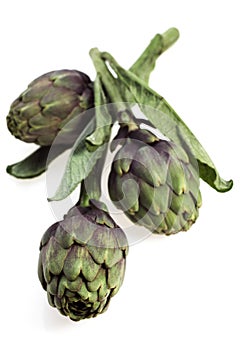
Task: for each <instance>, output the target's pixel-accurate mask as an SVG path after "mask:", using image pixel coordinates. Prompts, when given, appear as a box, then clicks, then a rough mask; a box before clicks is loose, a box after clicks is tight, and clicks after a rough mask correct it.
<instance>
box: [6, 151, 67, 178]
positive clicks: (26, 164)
mask: <svg viewBox="0 0 246 350" xmlns="http://www.w3.org/2000/svg"><path fill="white" fill-rule="evenodd" d="M67 148H68V146H67V145H57V146H52V152H51V154H49V151H50V146H42V147H39V148H38V149H37V150H36V151H35V152H33V153H32V154H30V155H29V156H28V157H26V158H25V159H23V160H22V161H20V162H18V163H15V164H12V165H9V166H8V167H7V169H6V171H7V173H8V174H10V175H13V176H15V177H16V178H19V179H30V178H34V177H36V176H39V175H41V174H42V173H44V172H45V171H46V170H47V168H48V165H49V164H50V163H51V162H52V161H53V160H54V159H55V158H56V157H58V156H59V155H60V154H61V153H63V152H64V151H65V150H66V149H67Z"/></svg>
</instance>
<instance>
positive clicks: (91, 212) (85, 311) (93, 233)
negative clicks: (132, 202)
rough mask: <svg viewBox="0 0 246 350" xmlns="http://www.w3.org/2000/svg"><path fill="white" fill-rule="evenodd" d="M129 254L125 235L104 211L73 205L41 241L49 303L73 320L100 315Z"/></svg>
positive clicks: (40, 271)
mask: <svg viewBox="0 0 246 350" xmlns="http://www.w3.org/2000/svg"><path fill="white" fill-rule="evenodd" d="M127 253H128V243H127V238H126V236H125V234H124V232H123V231H122V230H121V228H120V227H119V226H117V224H116V223H115V222H114V221H113V219H112V218H111V217H110V216H109V214H108V213H107V212H106V211H104V210H102V209H99V208H96V207H94V208H91V207H88V208H82V207H73V208H72V209H70V211H69V212H68V214H67V215H66V216H65V217H64V220H63V221H60V222H57V223H55V224H54V225H52V226H51V227H50V228H49V229H48V230H47V231H46V232H45V234H44V235H43V238H42V241H41V245H40V256H39V266H38V275H39V280H40V282H41V284H42V286H43V288H44V289H45V290H46V291H47V295H48V301H49V304H50V305H51V306H53V307H56V308H57V309H58V310H59V311H60V313H61V314H63V315H65V316H68V317H69V318H70V319H71V320H73V321H79V320H81V319H85V318H91V317H95V316H97V315H98V314H101V313H102V312H104V311H105V310H106V309H107V307H108V304H109V302H110V299H111V297H113V296H114V295H115V294H116V293H117V292H118V290H119V288H120V286H121V284H122V282H123V279H124V273H125V265H126V255H127Z"/></svg>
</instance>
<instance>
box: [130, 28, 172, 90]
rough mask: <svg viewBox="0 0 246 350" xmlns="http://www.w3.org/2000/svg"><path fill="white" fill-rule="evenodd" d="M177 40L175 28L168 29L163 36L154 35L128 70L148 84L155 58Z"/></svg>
mask: <svg viewBox="0 0 246 350" xmlns="http://www.w3.org/2000/svg"><path fill="white" fill-rule="evenodd" d="M178 38H179V31H178V29H176V28H170V29H168V30H167V31H166V32H165V33H163V34H156V35H155V37H154V38H153V39H152V40H151V42H150V44H149V46H148V47H147V48H146V49H145V50H144V52H143V53H142V55H141V56H140V57H139V58H138V59H137V61H136V62H135V63H134V64H133V65H132V66H131V68H130V69H129V70H130V71H131V72H132V73H134V74H135V75H137V76H138V77H139V78H141V79H142V80H144V81H145V82H146V83H148V81H149V77H150V73H151V72H152V71H153V69H154V68H155V63H156V60H157V58H158V57H159V56H160V55H161V54H162V53H163V52H165V51H166V50H167V49H168V48H169V47H170V46H172V45H173V44H174V43H175V42H176V41H177V40H178Z"/></svg>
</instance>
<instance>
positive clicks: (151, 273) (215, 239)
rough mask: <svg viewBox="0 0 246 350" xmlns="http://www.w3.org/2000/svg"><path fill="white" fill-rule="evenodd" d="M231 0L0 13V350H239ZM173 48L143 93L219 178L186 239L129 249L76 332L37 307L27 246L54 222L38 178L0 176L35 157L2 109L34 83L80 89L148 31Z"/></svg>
mask: <svg viewBox="0 0 246 350" xmlns="http://www.w3.org/2000/svg"><path fill="white" fill-rule="evenodd" d="M243 4H244V2H243V1H239V0H234V1H226V0H224V1H219V0H217V1H216V0H213V1H211V0H207V1H191V0H188V1H181V0H180V1H177V0H168V1H157V0H151V1H146V2H142V1H139V2H137V1H133V0H131V1H129V0H125V1H122V2H121V1H107V0H104V1H76V0H70V1H61V0H60V1H44V0H43V1H27V0H23V1H17V0H16V1H12V0H9V1H5V2H1V5H0V33H1V34H0V35H1V39H0V40H1V41H0V45H1V56H0V57H1V58H0V60H1V61H0V62H1V65H0V70H1V71H0V76H1V81H0V101H1V103H0V114H1V121H0V122H1V126H0V130H1V137H0V142H1V146H0V147H1V162H0V166H1V174H0V176H1V240H0V242H1V254H0V268H1V274H0V276H1V286H0V293H1V308H0V310H1V322H2V325H1V347H2V348H4V349H6V350H7V349H15V348H19V349H22V348H23V349H24V348H25V349H36V350H39V349H44V348H45V347H47V349H51V348H53V347H55V348H56V349H60V350H63V349H75V348H77V349H80V348H81V349H86V348H87V349H88V348H89V349H99V348H100V349H103V350H104V349H107V350H111V349H126V348H129V349H133V348H137V349H141V348H144V349H145V348H146V349H168V350H180V349H182V350H193V349H196V350H197V349H199V350H203V349H206V350H207V349H209V350H217V349H233V350H234V349H236V350H243V349H245V348H246V332H245V330H246V297H245V295H246V283H245V270H246V253H245V246H246V239H245V236H246V229H245V226H246V225H245V219H246V215H245V194H246V193H245V170H246V169H245V132H246V129H245V119H246V116H245V94H246V91H245V78H246V75H245V62H246V53H245V43H246V41H245V34H246V22H245V10H244V7H243ZM172 26H176V27H177V28H178V29H179V30H180V33H181V36H180V39H179V41H178V42H177V43H176V44H175V46H173V47H172V48H171V49H170V50H169V51H168V52H166V53H165V54H163V56H162V57H161V58H160V59H159V61H158V64H157V66H156V70H155V72H154V73H153V74H152V76H151V81H150V85H151V87H152V88H154V89H155V90H157V91H158V92H159V93H160V94H162V95H163V96H164V97H165V98H166V99H167V100H168V101H169V103H170V104H171V105H172V106H173V107H174V108H175V110H176V111H177V112H178V113H179V114H180V115H181V117H182V118H183V119H184V120H185V122H186V123H187V124H188V125H189V126H190V127H191V129H192V130H193V132H194V133H195V134H196V135H197V137H198V138H199V139H200V140H201V142H202V144H203V145H204V147H205V148H206V149H207V151H208V152H209V154H210V155H211V157H212V159H213V160H214V162H215V164H216V166H217V168H218V170H219V172H220V173H221V176H222V177H224V178H225V179H227V180H229V179H230V178H232V179H233V180H234V188H233V189H232V191H231V192H228V193H225V194H220V193H217V192H216V191H214V190H213V189H211V188H210V187H209V186H207V185H206V184H204V183H202V184H201V189H202V194H203V207H202V209H201V211H200V217H199V219H198V221H197V223H196V224H195V225H194V226H193V227H192V228H191V230H190V231H189V232H186V233H180V234H178V235H176V236H173V237H165V236H160V237H159V236H151V237H150V238H148V239H146V240H145V241H143V242H142V243H140V244H136V245H134V246H132V247H130V248H131V249H130V253H129V256H128V261H127V271H126V277H125V281H124V284H123V286H122V288H121V290H120V292H119V293H118V295H117V296H115V297H114V298H113V300H112V301H111V305H110V307H109V309H108V311H107V312H106V313H105V314H103V315H101V316H98V317H97V318H95V319H90V320H85V321H81V322H79V323H74V322H72V321H70V320H69V319H67V318H65V317H63V316H61V315H60V314H59V313H58V312H57V311H56V310H55V309H53V308H51V307H50V306H49V305H48V302H47V300H46V295H45V292H44V291H43V290H42V287H41V285H40V283H39V281H38V278H37V273H36V270H37V259H38V248H39V241H40V238H41V236H42V234H43V232H44V231H45V230H46V228H47V227H49V226H50V225H51V224H52V223H53V222H55V221H56V218H55V217H54V215H53V214H52V211H51V210H50V207H49V204H48V203H47V200H46V182H45V180H46V178H45V175H42V176H40V177H39V178H37V179H34V180H32V181H28V180H26V181H21V180H16V179H15V178H13V177H11V176H9V175H7V174H6V173H5V168H6V166H7V165H8V164H12V163H14V162H16V161H19V160H21V159H22V158H24V157H25V156H26V155H28V154H29V153H31V151H32V150H33V149H34V148H35V146H33V145H30V144H25V143H23V142H21V141H18V140H16V139H15V138H14V137H12V136H11V135H10V134H9V132H8V131H7V128H6V122H5V116H6V115H7V114H8V110H9V106H10V104H11V102H12V101H13V100H14V99H15V98H16V97H17V96H18V95H19V94H20V93H21V92H22V91H23V90H24V89H25V88H26V86H27V84H28V83H29V82H31V81H32V80H33V79H34V78H36V77H38V76H39V75H41V74H43V73H45V72H48V71H50V70H55V69H62V68H68V69H78V70H81V71H84V72H86V73H87V74H89V75H90V77H91V78H92V79H94V77H95V72H94V68H93V65H92V62H91V61H90V58H89V55H88V51H89V49H90V48H91V47H95V46H98V47H99V49H101V50H108V51H109V52H111V53H112V54H113V55H114V56H115V58H116V59H117V60H118V61H119V63H121V64H122V65H123V66H124V67H129V66H131V64H132V63H133V62H134V60H135V59H136V58H137V57H138V55H139V54H140V53H141V52H142V50H143V49H144V48H145V46H146V45H147V44H148V43H149V41H150V39H151V38H152V37H153V36H154V34H156V33H157V32H163V31H165V30H167V29H168V28H169V27H172Z"/></svg>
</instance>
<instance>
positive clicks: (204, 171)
mask: <svg viewBox="0 0 246 350" xmlns="http://www.w3.org/2000/svg"><path fill="white" fill-rule="evenodd" d="M104 58H105V59H106V60H108V62H109V63H110V65H111V67H112V68H113V70H114V71H115V72H116V74H117V75H118V77H119V79H120V80H121V81H122V82H123V83H124V84H125V86H126V87H127V89H129V90H130V92H131V93H132V95H133V96H134V98H135V101H136V102H137V103H139V104H140V108H141V109H142V111H143V112H144V114H145V115H146V117H147V118H148V119H149V120H150V122H151V123H152V124H153V125H154V126H155V127H156V128H157V129H159V130H160V131H161V133H162V134H163V135H165V136H167V137H169V138H170V139H171V140H172V141H174V142H177V143H179V144H180V135H179V134H181V135H182V137H183V139H184V140H185V142H186V144H187V145H188V147H189V149H190V150H191V152H192V154H193V156H194V157H195V158H196V159H197V162H198V165H199V171H200V177H201V178H202V179H203V180H204V181H205V182H207V183H208V184H209V185H210V186H211V187H213V188H214V189H216V190H217V191H219V192H226V191H229V190H230V189H231V188H232V185H233V182H232V180H230V181H225V180H223V179H222V178H221V177H220V175H219V173H218V171H217V170H216V168H215V165H214V164H213V162H212V160H211V158H210V157H209V155H208V154H207V152H206V151H205V149H204V148H203V146H202V145H201V144H200V142H199V141H198V140H197V138H196V137H195V135H194V134H193V133H192V132H191V131H190V129H189V128H188V126H187V125H186V124H185V123H184V122H183V121H182V119H181V118H180V117H179V116H178V115H177V113H176V112H175V111H174V110H173V109H172V107H171V106H170V105H169V104H168V103H167V101H166V100H165V99H164V98H163V97H162V96H160V95H159V94H158V93H156V92H155V91H153V90H152V89H151V88H150V87H149V86H148V85H147V84H146V83H145V82H143V81H142V80H141V79H139V78H138V77H137V76H136V75H135V74H133V73H131V72H129V71H126V70H124V69H123V68H122V67H121V66H120V65H119V64H118V63H117V62H116V61H115V60H114V58H113V57H112V56H111V55H110V54H107V53H104ZM148 106H150V107H152V108H149V107H148ZM153 109H154V110H156V111H157V112H154V111H153ZM158 111H159V112H161V113H158ZM153 112H154V113H153Z"/></svg>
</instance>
